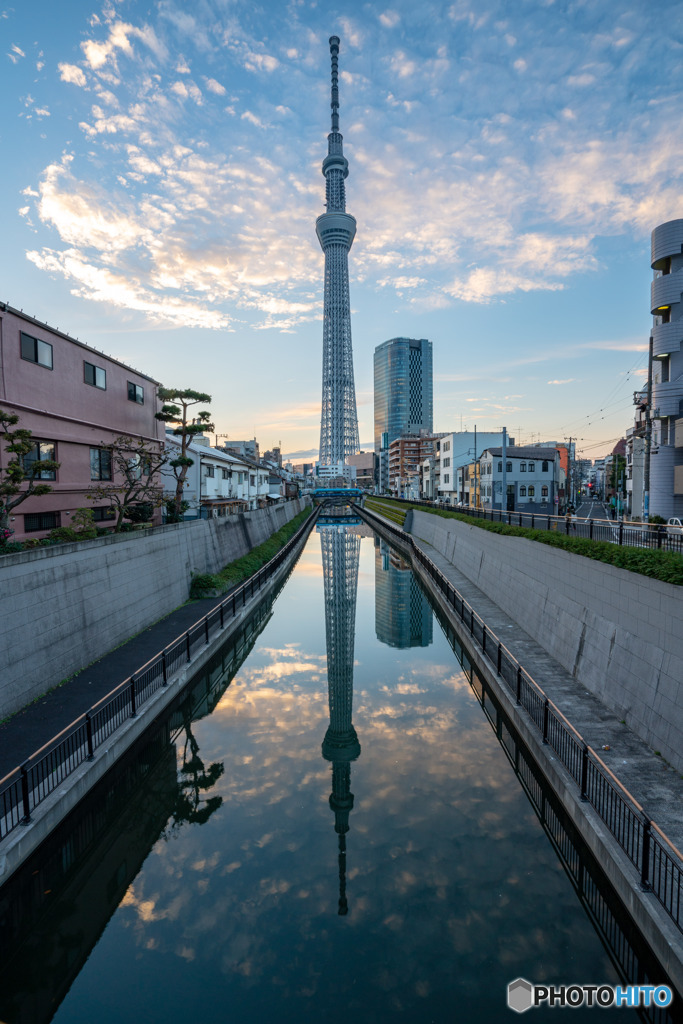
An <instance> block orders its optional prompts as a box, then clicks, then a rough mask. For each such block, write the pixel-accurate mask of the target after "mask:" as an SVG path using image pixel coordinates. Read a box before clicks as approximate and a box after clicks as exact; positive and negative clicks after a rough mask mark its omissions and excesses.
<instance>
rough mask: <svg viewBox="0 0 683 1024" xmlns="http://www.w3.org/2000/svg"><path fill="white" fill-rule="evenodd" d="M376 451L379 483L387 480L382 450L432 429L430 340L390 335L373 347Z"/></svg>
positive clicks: (381, 487)
mask: <svg viewBox="0 0 683 1024" xmlns="http://www.w3.org/2000/svg"><path fill="white" fill-rule="evenodd" d="M374 362H375V451H376V452H377V454H378V461H379V485H380V490H383V489H384V487H385V486H386V485H387V482H388V464H387V467H386V469H387V472H385V471H384V462H386V461H387V460H386V459H385V460H384V462H383V459H382V452H383V451H384V450H385V449H388V447H389V445H390V444H391V442H392V441H393V440H394V439H395V438H397V437H401V436H402V435H403V434H419V432H420V431H421V430H425V431H428V432H429V433H432V431H433V427H434V424H433V383H432V343H431V341H427V340H426V339H425V338H421V339H419V340H418V339H415V338H392V339H391V340H390V341H385V342H383V343H382V344H381V345H378V346H377V348H376V349H375V360H374Z"/></svg>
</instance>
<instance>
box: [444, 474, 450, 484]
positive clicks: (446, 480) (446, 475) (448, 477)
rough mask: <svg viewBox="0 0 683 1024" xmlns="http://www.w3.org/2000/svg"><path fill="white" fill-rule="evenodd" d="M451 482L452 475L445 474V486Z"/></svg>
mask: <svg viewBox="0 0 683 1024" xmlns="http://www.w3.org/2000/svg"><path fill="white" fill-rule="evenodd" d="M450 480H451V476H450V473H444V478H443V482H444V483H445V484H447V483H450Z"/></svg>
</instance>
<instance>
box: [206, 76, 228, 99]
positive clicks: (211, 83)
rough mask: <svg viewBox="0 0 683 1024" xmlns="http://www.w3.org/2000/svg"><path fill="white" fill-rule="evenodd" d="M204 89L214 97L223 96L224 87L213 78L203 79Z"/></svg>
mask: <svg viewBox="0 0 683 1024" xmlns="http://www.w3.org/2000/svg"><path fill="white" fill-rule="evenodd" d="M204 81H205V83H206V88H207V89H208V90H209V92H213V93H215V94H216V96H225V86H223V85H221V83H220V82H217V81H216V79H215V78H205V79H204Z"/></svg>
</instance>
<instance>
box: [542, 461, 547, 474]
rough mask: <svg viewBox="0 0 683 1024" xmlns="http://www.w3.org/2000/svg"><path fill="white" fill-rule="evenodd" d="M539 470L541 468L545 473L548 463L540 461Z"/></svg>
mask: <svg viewBox="0 0 683 1024" xmlns="http://www.w3.org/2000/svg"><path fill="white" fill-rule="evenodd" d="M541 470H542V472H543V473H547V472H548V463H547V462H542V463H541Z"/></svg>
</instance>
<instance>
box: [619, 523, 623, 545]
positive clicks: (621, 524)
mask: <svg viewBox="0 0 683 1024" xmlns="http://www.w3.org/2000/svg"><path fill="white" fill-rule="evenodd" d="M623 543H624V520H623V519H620V520H619V544H623Z"/></svg>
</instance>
